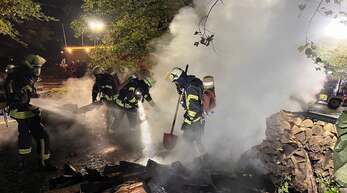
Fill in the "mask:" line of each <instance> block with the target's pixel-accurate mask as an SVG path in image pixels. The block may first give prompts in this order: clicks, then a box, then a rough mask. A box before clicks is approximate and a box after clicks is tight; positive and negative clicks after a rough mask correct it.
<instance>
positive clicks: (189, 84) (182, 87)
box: [168, 67, 205, 153]
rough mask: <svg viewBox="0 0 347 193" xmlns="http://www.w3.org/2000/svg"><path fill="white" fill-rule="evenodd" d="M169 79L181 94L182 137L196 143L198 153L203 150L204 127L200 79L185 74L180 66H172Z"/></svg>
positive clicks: (202, 89)
mask: <svg viewBox="0 0 347 193" xmlns="http://www.w3.org/2000/svg"><path fill="white" fill-rule="evenodd" d="M168 78H169V80H170V81H172V82H173V83H175V84H176V88H177V92H178V94H180V95H181V104H182V106H183V108H184V109H185V113H184V121H183V124H182V128H181V129H182V130H183V132H184V133H183V138H184V140H185V141H186V142H188V143H192V144H194V142H195V144H196V146H197V148H198V151H199V152H200V153H203V152H204V147H203V145H202V141H201V138H202V135H203V132H204V127H205V120H204V117H203V112H204V110H203V105H202V100H203V93H204V87H203V83H202V81H201V80H200V79H199V78H197V77H195V76H193V75H187V74H186V72H185V71H184V70H182V69H181V68H177V67H175V68H173V69H172V70H171V72H170V73H169V75H168Z"/></svg>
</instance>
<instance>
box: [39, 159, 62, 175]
mask: <svg viewBox="0 0 347 193" xmlns="http://www.w3.org/2000/svg"><path fill="white" fill-rule="evenodd" d="M39 169H40V170H41V171H45V172H55V171H57V170H58V168H57V167H56V166H54V165H53V164H52V163H51V162H50V160H49V159H47V160H40V163H39Z"/></svg>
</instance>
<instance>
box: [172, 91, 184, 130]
mask: <svg viewBox="0 0 347 193" xmlns="http://www.w3.org/2000/svg"><path fill="white" fill-rule="evenodd" d="M181 98H182V94H180V97H178V101H177V105H176V111H175V116H174V119H173V121H172V125H171V131H170V134H171V135H172V133H173V131H174V128H175V124H176V119H177V114H178V108H179V107H180V102H181Z"/></svg>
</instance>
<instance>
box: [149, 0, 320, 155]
mask: <svg viewBox="0 0 347 193" xmlns="http://www.w3.org/2000/svg"><path fill="white" fill-rule="evenodd" d="M209 6H211V5H210V4H209V1H203V0H196V1H195V6H194V8H192V7H185V8H183V9H181V10H180V11H179V13H178V14H177V15H176V16H175V18H174V20H173V22H172V23H171V25H170V32H169V33H168V34H167V35H165V36H163V37H161V38H159V40H156V41H155V43H156V44H157V50H156V52H155V53H153V59H154V61H155V62H156V63H157V66H156V67H155V69H154V74H155V75H156V79H157V85H156V86H155V88H154V90H153V93H154V94H155V95H154V98H155V100H156V101H157V102H158V103H159V106H161V107H163V108H164V107H165V110H166V112H170V111H167V109H172V114H173V106H174V104H175V101H176V100H177V99H176V97H177V96H176V95H175V94H174V92H175V88H174V85H169V84H170V83H168V82H165V79H164V78H165V76H166V73H167V72H169V70H170V69H171V68H172V67H174V66H180V67H182V68H184V67H185V65H186V64H189V72H188V74H194V75H195V74H196V75H197V76H199V77H200V78H202V77H203V76H206V75H213V76H214V77H215V84H216V93H217V107H216V109H215V113H213V114H210V115H209V116H208V117H207V118H206V119H207V122H206V123H207V125H206V128H205V136H204V143H205V145H206V147H207V148H208V151H209V153H212V154H217V155H219V156H221V157H222V158H223V157H233V158H235V159H237V158H238V157H239V156H240V155H241V154H242V153H243V152H244V151H246V150H247V149H249V148H250V147H251V146H253V145H255V144H258V143H259V142H261V141H262V140H263V139H264V136H265V129H266V125H265V122H266V118H267V117H269V116H270V115H271V114H273V113H275V112H278V111H280V110H281V109H286V110H292V111H299V110H300V108H301V107H300V105H299V103H298V102H297V101H295V100H292V98H299V99H300V100H304V101H306V102H308V101H309V100H312V99H313V98H314V94H315V93H317V92H318V91H319V89H320V88H321V86H322V84H323V82H324V79H325V77H324V74H323V73H322V72H319V71H315V70H314V68H313V67H312V61H310V60H308V59H306V58H304V57H303V56H302V55H301V54H300V53H299V52H298V51H297V47H299V44H298V42H302V41H303V40H304V37H305V34H304V33H305V30H303V29H305V28H304V27H303V26H305V24H306V23H301V22H302V20H300V19H298V17H297V16H296V15H297V14H298V13H297V12H298V10H297V3H296V2H294V1H281V0H266V1H257V0H243V1H224V3H223V4H221V3H219V4H217V5H216V6H215V8H214V10H213V12H212V13H211V15H210V17H209V18H208V21H207V25H206V27H207V29H208V30H209V31H211V32H213V33H214V34H215V40H214V43H213V45H212V46H209V47H207V48H206V47H204V46H199V47H196V46H194V42H195V41H199V39H198V38H197V37H195V36H193V34H194V32H195V31H197V30H198V24H199V22H200V20H201V17H202V16H204V14H206V12H207V10H208V8H209ZM169 88H170V89H169ZM173 96H174V97H173ZM168 98H169V99H170V103H168Z"/></svg>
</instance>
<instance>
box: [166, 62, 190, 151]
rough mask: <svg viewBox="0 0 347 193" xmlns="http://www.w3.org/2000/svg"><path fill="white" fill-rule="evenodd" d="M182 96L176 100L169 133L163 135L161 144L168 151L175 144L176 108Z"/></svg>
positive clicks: (186, 70)
mask: <svg viewBox="0 0 347 193" xmlns="http://www.w3.org/2000/svg"><path fill="white" fill-rule="evenodd" d="M188 67H189V66H188V64H187V65H186V69H185V73H187V72H188ZM182 95H183V93H182V94H181V95H180V97H179V98H178V101H177V105H176V111H175V117H174V119H173V122H172V125H171V131H170V133H164V137H163V144H164V147H165V148H166V149H168V150H172V149H173V148H174V147H175V146H176V143H177V136H176V135H174V134H173V130H174V128H175V123H176V118H177V114H178V108H179V106H180V102H181V99H182Z"/></svg>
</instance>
